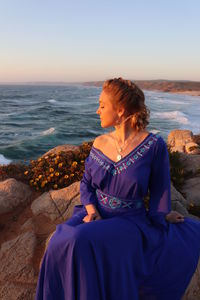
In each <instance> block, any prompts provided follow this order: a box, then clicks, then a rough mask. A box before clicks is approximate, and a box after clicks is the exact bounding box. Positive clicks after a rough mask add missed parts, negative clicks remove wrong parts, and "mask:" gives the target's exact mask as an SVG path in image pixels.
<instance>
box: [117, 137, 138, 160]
mask: <svg viewBox="0 0 200 300" xmlns="http://www.w3.org/2000/svg"><path fill="white" fill-rule="evenodd" d="M136 135H137V133H136V134H135V135H134V136H132V135H131V137H130V136H129V137H128V139H127V140H126V141H125V142H124V144H123V145H122V146H120V145H119V143H118V141H117V138H116V137H114V140H115V147H116V150H117V152H118V153H119V154H118V155H117V161H119V160H120V159H121V158H122V154H121V152H122V151H124V149H126V147H127V145H128V141H129V140H130V138H132V137H135V136H136ZM117 147H118V148H117Z"/></svg>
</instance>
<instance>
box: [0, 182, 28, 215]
mask: <svg viewBox="0 0 200 300" xmlns="http://www.w3.org/2000/svg"><path fill="white" fill-rule="evenodd" d="M31 195H32V191H31V188H30V187H29V186H28V185H26V184H24V183H22V182H19V181H17V180H16V179H14V178H9V179H6V180H4V181H1V182H0V214H3V213H8V212H11V211H12V210H13V209H15V208H16V207H17V206H19V205H21V204H24V203H29V202H30V199H31Z"/></svg>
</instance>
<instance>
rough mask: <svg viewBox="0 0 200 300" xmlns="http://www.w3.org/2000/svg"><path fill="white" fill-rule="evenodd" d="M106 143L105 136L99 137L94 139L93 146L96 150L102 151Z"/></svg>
mask: <svg viewBox="0 0 200 300" xmlns="http://www.w3.org/2000/svg"><path fill="white" fill-rule="evenodd" d="M107 141H108V137H107V134H102V135H99V136H97V137H96V138H95V140H94V142H93V146H94V147H95V148H98V149H100V150H101V149H102V148H103V147H104V146H105V144H106V143H107Z"/></svg>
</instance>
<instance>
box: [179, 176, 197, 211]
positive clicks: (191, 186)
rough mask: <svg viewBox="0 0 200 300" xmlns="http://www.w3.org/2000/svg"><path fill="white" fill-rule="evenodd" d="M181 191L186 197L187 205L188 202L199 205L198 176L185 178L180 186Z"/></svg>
mask: <svg viewBox="0 0 200 300" xmlns="http://www.w3.org/2000/svg"><path fill="white" fill-rule="evenodd" d="M181 193H183V194H184V195H185V198H186V199H187V200H186V201H187V207H189V204H190V203H193V204H194V205H200V177H194V178H189V179H187V180H185V182H184V185H183V187H181Z"/></svg>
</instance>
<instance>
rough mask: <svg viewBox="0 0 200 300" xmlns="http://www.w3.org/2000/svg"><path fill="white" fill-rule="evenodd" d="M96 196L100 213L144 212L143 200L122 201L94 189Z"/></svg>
mask: <svg viewBox="0 0 200 300" xmlns="http://www.w3.org/2000/svg"><path fill="white" fill-rule="evenodd" d="M96 195H97V199H98V202H97V204H98V208H99V209H100V211H107V212H127V211H133V210H134V211H138V210H142V211H144V209H145V206H144V200H143V199H142V198H141V199H122V198H118V197H114V196H110V195H108V194H106V193H103V192H102V191H101V190H99V189H96Z"/></svg>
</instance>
